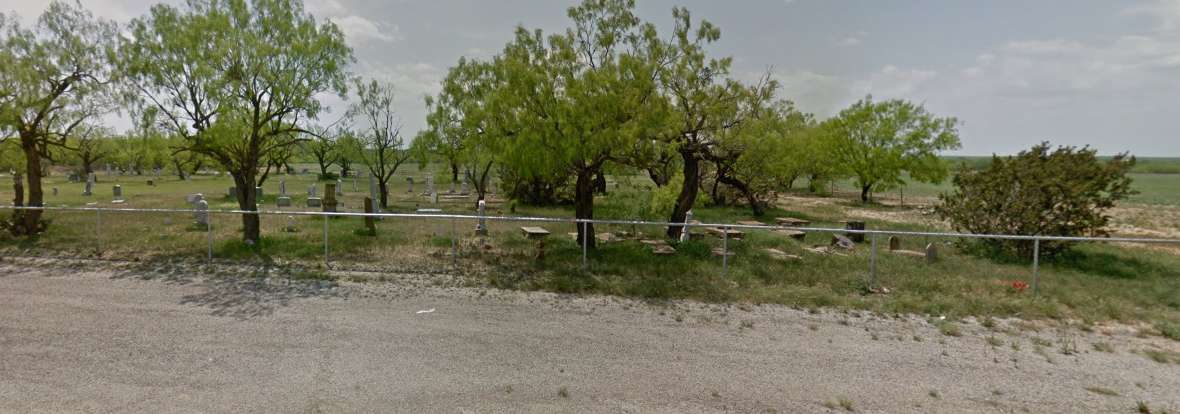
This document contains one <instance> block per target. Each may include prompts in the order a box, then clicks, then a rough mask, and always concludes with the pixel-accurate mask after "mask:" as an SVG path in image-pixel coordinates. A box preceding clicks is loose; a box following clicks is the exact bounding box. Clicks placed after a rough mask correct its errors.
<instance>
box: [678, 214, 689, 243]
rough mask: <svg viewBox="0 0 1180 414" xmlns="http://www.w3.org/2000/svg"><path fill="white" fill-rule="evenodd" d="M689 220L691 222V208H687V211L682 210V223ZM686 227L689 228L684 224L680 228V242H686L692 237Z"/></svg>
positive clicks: (686, 222)
mask: <svg viewBox="0 0 1180 414" xmlns="http://www.w3.org/2000/svg"><path fill="white" fill-rule="evenodd" d="M691 222H692V210H688V211H686V212H684V224H688V223H691ZM688 229H689V227H688V226H684V227H683V228H681V230H680V242H681V243H683V242H686V241H688V240H689V239H691V238H692V235H690V234H689V230H688Z"/></svg>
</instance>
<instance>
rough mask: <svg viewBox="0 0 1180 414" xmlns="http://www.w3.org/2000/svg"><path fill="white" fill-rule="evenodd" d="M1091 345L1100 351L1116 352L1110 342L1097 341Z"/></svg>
mask: <svg viewBox="0 0 1180 414" xmlns="http://www.w3.org/2000/svg"><path fill="white" fill-rule="evenodd" d="M1090 346H1092V347H1093V348H1094V350H1095V351H1098V352H1105V353H1108V354H1110V353H1114V345H1111V344H1110V343H1109V342H1095V343H1093V344H1091V345H1090Z"/></svg>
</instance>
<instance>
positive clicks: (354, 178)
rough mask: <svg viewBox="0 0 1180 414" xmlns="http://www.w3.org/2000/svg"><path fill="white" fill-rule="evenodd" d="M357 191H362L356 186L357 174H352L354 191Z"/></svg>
mask: <svg viewBox="0 0 1180 414" xmlns="http://www.w3.org/2000/svg"><path fill="white" fill-rule="evenodd" d="M357 191H361V190H358V189H357V187H356V176H355V175H354V176H352V192H354V193H355V192H357Z"/></svg>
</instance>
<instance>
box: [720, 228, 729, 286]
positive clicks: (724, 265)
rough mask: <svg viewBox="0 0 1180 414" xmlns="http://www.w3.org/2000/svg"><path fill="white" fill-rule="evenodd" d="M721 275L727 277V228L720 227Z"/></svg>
mask: <svg viewBox="0 0 1180 414" xmlns="http://www.w3.org/2000/svg"><path fill="white" fill-rule="evenodd" d="M721 275H722V276H729V226H722V227H721Z"/></svg>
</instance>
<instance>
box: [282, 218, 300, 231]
mask: <svg viewBox="0 0 1180 414" xmlns="http://www.w3.org/2000/svg"><path fill="white" fill-rule="evenodd" d="M283 231H285V232H287V233H295V232H297V231H299V228H298V227H295V216H287V225H286V226H283Z"/></svg>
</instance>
